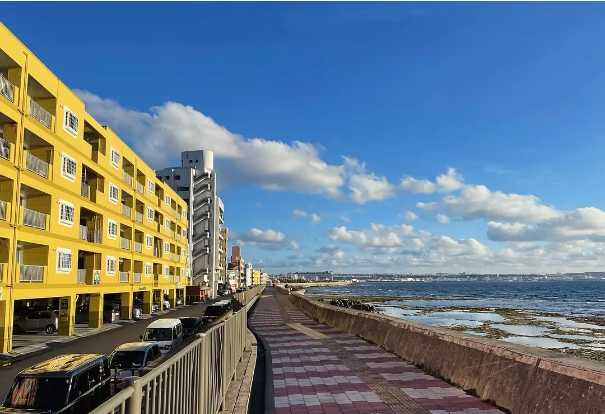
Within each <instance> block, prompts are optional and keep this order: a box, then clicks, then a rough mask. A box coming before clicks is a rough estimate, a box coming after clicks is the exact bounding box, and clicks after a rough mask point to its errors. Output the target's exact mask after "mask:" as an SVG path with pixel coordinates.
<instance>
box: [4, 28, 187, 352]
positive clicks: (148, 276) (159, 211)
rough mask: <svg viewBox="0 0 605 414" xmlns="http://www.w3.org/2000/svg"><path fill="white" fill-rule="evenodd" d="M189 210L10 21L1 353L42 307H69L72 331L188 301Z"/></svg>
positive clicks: (63, 319)
mask: <svg viewBox="0 0 605 414" xmlns="http://www.w3.org/2000/svg"><path fill="white" fill-rule="evenodd" d="M141 139H144V137H141ZM186 210H187V205H186V203H185V201H183V200H182V199H181V198H180V197H179V196H178V195H177V194H176V193H175V192H174V191H173V190H172V189H171V188H170V187H169V186H168V185H167V184H164V183H162V182H161V181H160V180H159V179H157V178H156V176H155V172H154V170H153V169H152V168H150V167H149V166H148V165H147V164H146V163H145V162H144V161H143V160H142V159H141V158H139V157H138V156H137V154H136V153H134V152H133V151H132V150H131V149H130V148H129V147H128V146H127V145H126V144H125V143H124V142H123V141H122V140H121V139H120V137H118V136H117V135H116V134H115V133H114V132H113V131H112V130H111V129H110V128H108V127H107V126H103V125H101V124H99V123H98V122H97V121H96V120H95V119H94V118H93V117H92V116H91V115H90V114H88V113H87V112H86V108H85V105H84V103H83V102H82V101H81V100H80V99H79V98H78V96H77V95H76V94H75V93H74V92H72V91H71V90H70V89H69V88H68V87H67V86H65V85H64V84H63V83H62V82H61V80H60V79H58V78H57V77H56V76H55V75H54V74H53V73H52V72H51V71H50V70H49V69H48V68H47V67H46V66H44V64H43V63H42V62H41V61H40V60H39V59H38V58H37V57H36V56H35V55H34V54H33V53H32V52H31V51H30V50H29V49H27V48H26V47H25V45H24V44H23V43H22V42H21V41H19V39H17V38H16V37H15V36H14V35H13V34H12V33H11V32H10V31H9V30H8V29H7V28H6V27H5V26H4V25H3V24H1V23H0V352H8V351H10V350H11V349H12V335H13V332H12V331H13V325H14V324H13V321H14V318H15V317H19V316H20V315H21V314H22V313H24V312H28V311H31V310H32V309H39V308H45V309H48V308H53V309H56V310H58V313H59V321H58V330H59V334H63V335H72V334H73V332H74V327H75V324H76V321H77V320H78V322H81V323H86V322H87V323H88V326H90V327H98V326H100V325H101V324H102V323H103V321H104V310H105V311H107V309H108V308H110V307H109V306H108V304H111V305H112V306H115V305H116V304H117V305H118V306H119V307H120V313H121V318H124V319H126V318H131V317H132V309H133V305H134V304H135V303H137V304H138V303H141V304H142V308H143V313H150V312H151V310H152V305H153V303H154V302H156V303H158V304H159V305H160V306H162V303H163V299H164V297H165V295H167V296H168V300H169V301H170V302H172V305H173V306H174V305H175V304H176V303H177V301H178V299H179V298H183V300H184V297H185V295H184V289H185V286H186V285H187V283H188V281H189V270H188V267H189V264H188V260H189V259H188V246H187V228H188V225H187V211H186ZM109 313H111V312H109ZM82 321H84V322H82Z"/></svg>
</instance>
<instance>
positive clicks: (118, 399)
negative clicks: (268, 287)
mask: <svg viewBox="0 0 605 414" xmlns="http://www.w3.org/2000/svg"><path fill="white" fill-rule="evenodd" d="M260 292H262V288H254V289H251V290H248V291H246V292H241V293H238V294H236V295H234V296H235V297H236V299H237V300H239V301H240V302H242V303H244V304H247V305H248V306H245V307H243V308H242V309H241V310H239V311H238V312H236V313H234V314H233V316H231V317H230V318H229V319H227V320H226V321H224V322H222V323H220V324H218V325H216V326H214V327H212V328H211V329H209V330H208V331H207V332H205V333H202V334H198V338H197V339H196V340H194V341H193V342H192V343H190V344H189V345H187V346H186V347H185V348H183V349H182V350H181V351H179V352H178V353H176V354H175V355H173V356H172V357H170V358H169V359H167V360H166V361H165V362H164V363H163V364H161V365H160V366H158V367H157V368H155V369H153V370H152V371H150V372H149V373H147V374H146V375H145V376H143V377H141V378H139V379H137V380H136V381H134V383H133V384H132V385H130V386H129V387H127V388H125V389H123V390H122V391H120V392H119V393H118V394H116V395H114V396H113V397H112V398H110V399H109V400H107V401H105V402H104V403H103V404H101V405H100V406H99V407H97V408H96V409H95V410H93V411H91V414H118V413H119V414H140V413H145V414H148V413H153V414H162V413H174V414H181V413H196V414H216V413H218V412H219V411H220V410H221V407H222V404H223V402H224V400H225V395H226V393H227V389H228V388H229V384H230V383H231V381H232V380H233V379H234V377H235V373H236V369H237V364H238V362H239V361H240V359H241V357H242V355H243V353H244V350H245V348H246V345H247V341H246V335H247V329H248V324H247V317H248V309H249V305H250V304H251V301H252V300H253V299H254V298H255V297H256V296H259V295H260Z"/></svg>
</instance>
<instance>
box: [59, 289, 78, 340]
mask: <svg viewBox="0 0 605 414" xmlns="http://www.w3.org/2000/svg"><path fill="white" fill-rule="evenodd" d="M75 327H76V295H72V296H63V297H60V298H59V335H62V336H72V335H73V334H74V330H75Z"/></svg>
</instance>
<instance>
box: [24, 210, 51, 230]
mask: <svg viewBox="0 0 605 414" xmlns="http://www.w3.org/2000/svg"><path fill="white" fill-rule="evenodd" d="M22 209H23V225H25V226H28V227H34V228H36V229H40V230H46V229H47V228H48V214H44V213H41V212H39V211H36V210H32V209H29V208H27V207H22Z"/></svg>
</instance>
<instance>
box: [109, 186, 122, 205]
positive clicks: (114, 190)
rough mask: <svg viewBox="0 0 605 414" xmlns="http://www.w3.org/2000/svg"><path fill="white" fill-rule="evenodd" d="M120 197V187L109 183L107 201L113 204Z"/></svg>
mask: <svg viewBox="0 0 605 414" xmlns="http://www.w3.org/2000/svg"><path fill="white" fill-rule="evenodd" d="M119 198H120V189H119V188H118V186H117V185H115V184H112V183H109V201H111V202H112V203H114V204H117V203H118V199H119Z"/></svg>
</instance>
